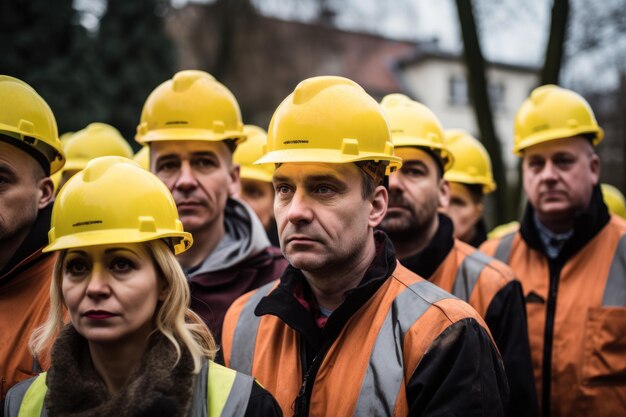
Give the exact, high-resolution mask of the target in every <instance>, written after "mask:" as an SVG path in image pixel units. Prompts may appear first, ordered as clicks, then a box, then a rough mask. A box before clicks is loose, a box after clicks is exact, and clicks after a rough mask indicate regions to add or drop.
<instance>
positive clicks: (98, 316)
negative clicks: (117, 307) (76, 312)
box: [83, 310, 116, 320]
mask: <svg viewBox="0 0 626 417" xmlns="http://www.w3.org/2000/svg"><path fill="white" fill-rule="evenodd" d="M115 315H116V314H113V313H110V312H108V311H104V310H89V311H87V312H86V313H85V314H83V316H84V317H87V318H89V319H92V320H104V319H109V318H111V317H113V316H115Z"/></svg>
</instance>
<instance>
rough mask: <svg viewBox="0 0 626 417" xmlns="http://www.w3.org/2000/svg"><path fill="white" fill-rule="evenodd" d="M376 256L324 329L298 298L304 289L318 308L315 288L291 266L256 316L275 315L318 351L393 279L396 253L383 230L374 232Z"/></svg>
mask: <svg viewBox="0 0 626 417" xmlns="http://www.w3.org/2000/svg"><path fill="white" fill-rule="evenodd" d="M374 239H375V242H376V255H375V257H374V260H373V261H372V263H371V264H370V266H369V268H368V269H367V271H366V272H365V274H364V275H363V278H362V279H361V282H360V283H359V285H358V286H357V287H356V288H353V289H351V290H348V291H346V293H345V295H344V302H343V303H342V304H341V305H340V306H339V307H338V308H337V309H336V310H335V311H334V312H333V314H331V316H330V317H329V318H328V320H327V322H326V325H325V326H324V328H322V329H320V328H319V327H318V326H317V324H316V322H315V319H316V312H315V311H311V309H310V308H309V309H307V308H306V307H305V306H304V305H303V304H302V303H301V302H300V301H298V298H297V297H296V296H295V295H294V293H295V292H296V291H298V290H299V289H301V290H302V291H301V292H300V293H299V296H301V297H304V298H305V299H308V300H310V301H311V302H309V303H308V304H310V305H315V304H316V303H315V302H314V300H313V295H312V291H311V287H310V286H309V284H308V282H307V281H306V279H305V278H304V275H303V274H302V271H301V270H299V269H296V268H294V267H292V266H291V265H290V266H288V267H287V269H286V270H285V272H284V273H283V275H282V276H281V278H280V284H279V285H278V287H277V288H276V289H275V290H274V291H272V292H271V293H270V294H269V295H267V296H266V297H264V298H262V299H261V301H260V302H259V304H258V305H257V307H256V309H255V311H254V313H255V314H256V315H257V316H262V315H266V314H271V315H274V316H277V317H278V318H280V319H281V320H282V321H283V322H285V323H286V324H287V325H288V326H290V327H291V328H293V329H294V330H296V331H297V332H299V333H301V334H302V335H303V336H304V337H305V338H306V339H307V342H308V343H309V344H310V345H311V346H313V347H315V348H316V349H318V348H319V347H320V345H321V343H322V341H323V340H325V339H327V338H329V337H333V336H334V335H336V334H338V333H339V331H340V330H341V329H342V328H343V326H344V324H345V322H346V321H347V320H348V319H349V318H350V317H351V316H352V315H353V314H354V313H355V312H356V311H357V310H358V309H359V308H360V307H361V306H363V305H364V304H365V303H366V302H367V301H368V300H369V299H370V298H371V297H372V295H373V294H374V293H375V292H376V291H377V290H378V288H380V286H381V285H382V284H383V283H384V282H385V281H386V280H387V278H389V276H390V275H391V274H392V273H393V271H394V270H395V268H396V266H397V261H396V257H395V251H394V249H393V245H392V244H391V241H390V240H389V238H388V237H387V235H385V234H384V233H383V232H382V231H379V230H377V231H375V232H374Z"/></svg>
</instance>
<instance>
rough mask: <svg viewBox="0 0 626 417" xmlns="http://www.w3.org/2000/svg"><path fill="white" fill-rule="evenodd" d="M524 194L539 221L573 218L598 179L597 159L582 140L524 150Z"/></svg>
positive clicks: (565, 141) (559, 142)
mask: <svg viewBox="0 0 626 417" xmlns="http://www.w3.org/2000/svg"><path fill="white" fill-rule="evenodd" d="M522 172H523V177H524V190H525V191H526V194H527V195H528V199H529V200H530V203H531V204H532V206H533V207H534V209H535V210H536V211H537V214H538V216H539V218H540V219H541V220H542V221H544V222H546V225H548V224H547V223H549V222H550V221H551V220H555V221H558V220H561V221H562V219H563V218H573V217H574V216H575V214H576V213H577V212H579V211H581V210H584V209H586V208H587V207H588V206H589V203H590V201H591V193H592V191H593V187H594V185H596V184H597V183H598V179H599V176H600V159H599V158H598V156H597V155H596V154H595V153H594V152H593V147H592V146H591V144H590V143H589V141H588V140H587V139H585V138H583V137H580V136H576V137H573V138H566V139H559V140H553V141H549V142H544V143H540V144H538V145H534V146H531V147H529V148H527V149H526V150H524V156H523V162H522Z"/></svg>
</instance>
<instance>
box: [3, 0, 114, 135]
mask: <svg viewBox="0 0 626 417" xmlns="http://www.w3.org/2000/svg"><path fill="white" fill-rule="evenodd" d="M77 17H78V16H77V14H76V11H75V10H74V8H73V7H72V0H55V1H48V0H2V2H0V44H1V45H3V46H4V48H5V50H4V51H3V54H2V59H0V73H2V74H6V75H11V76H14V77H17V78H20V79H22V80H24V81H26V82H27V83H29V84H30V85H31V86H33V88H35V90H37V92H38V93H39V94H40V95H41V96H42V97H43V98H44V99H45V100H46V101H47V102H48V104H49V105H50V107H51V108H52V111H53V112H54V114H55V116H56V119H57V124H58V125H59V132H65V131H74V130H77V129H80V128H82V127H84V126H85V125H86V124H87V123H89V122H90V121H92V120H95V119H98V118H100V117H104V115H105V107H104V104H103V103H102V101H100V100H99V99H98V93H97V91H94V85H95V86H96V88H97V79H98V77H99V74H98V73H99V71H98V68H97V66H95V65H94V54H93V41H92V39H90V37H89V36H88V34H87V31H86V30H85V29H84V28H83V27H82V26H80V25H79V24H78V22H77Z"/></svg>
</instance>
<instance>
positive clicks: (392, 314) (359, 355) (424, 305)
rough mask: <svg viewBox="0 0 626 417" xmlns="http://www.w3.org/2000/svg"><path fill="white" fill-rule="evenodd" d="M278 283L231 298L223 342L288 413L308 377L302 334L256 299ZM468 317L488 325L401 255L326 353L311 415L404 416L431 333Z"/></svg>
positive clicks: (232, 362) (231, 361)
mask: <svg viewBox="0 0 626 417" xmlns="http://www.w3.org/2000/svg"><path fill="white" fill-rule="evenodd" d="M276 285H277V283H272V284H268V285H266V286H264V287H261V288H260V289H259V290H257V291H256V292H252V293H248V294H246V295H245V296H243V297H241V298H239V299H238V300H237V301H236V302H235V303H234V304H233V306H232V307H231V308H230V310H229V311H228V313H227V314H226V319H225V325H224V333H223V337H222V342H223V350H224V358H225V361H226V364H227V366H229V367H232V368H233V369H237V370H239V371H241V372H244V373H249V374H251V375H254V376H255V378H257V379H258V380H259V382H260V383H261V384H262V385H263V386H264V387H265V388H266V389H267V390H268V391H270V392H271V393H272V394H274V396H275V397H276V399H277V401H278V403H279V404H280V406H281V408H282V410H283V413H284V415H286V416H287V415H292V413H293V410H292V404H293V403H294V401H295V399H296V397H297V395H298V391H299V390H300V388H301V385H302V381H303V374H302V364H301V359H300V358H301V355H300V342H299V335H298V333H296V331H294V330H293V329H292V328H291V327H289V326H287V325H286V324H285V323H284V322H283V321H282V320H280V319H279V318H278V317H276V316H274V315H263V316H262V317H257V316H255V315H254V309H255V307H256V305H257V304H258V303H259V301H260V300H261V299H262V298H263V297H264V296H265V295H267V294H268V293H269V292H270V291H271V290H272V289H273V288H274V287H275V286H276ZM465 318H473V319H475V320H476V321H477V322H478V323H480V325H481V326H482V327H483V328H485V329H486V325H485V324H484V322H483V320H482V319H481V318H480V317H479V316H478V315H477V313H476V312H475V311H474V310H473V309H472V308H471V307H470V306H469V305H467V304H466V303H463V302H461V301H459V300H457V299H456V298H454V297H452V296H451V295H450V294H449V293H446V292H445V291H443V290H442V289H440V288H439V287H437V286H435V285H433V284H431V283H430V282H428V281H425V280H424V279H422V278H420V277H419V276H417V275H415V274H413V273H412V272H411V271H409V270H408V269H406V268H405V267H403V266H402V265H400V264H399V263H397V265H396V269H395V270H394V272H393V273H392V274H391V276H390V277H389V278H388V279H387V280H386V281H385V283H383V284H382V286H381V287H380V288H379V289H378V291H376V293H374V295H373V296H372V298H371V299H370V300H369V301H368V302H367V303H366V304H365V305H363V306H362V307H361V308H360V309H359V310H358V311H357V312H356V313H355V314H354V315H353V316H352V317H351V318H350V319H349V321H348V323H347V324H346V326H345V327H344V328H343V330H342V331H341V333H340V335H339V336H338V337H337V339H336V340H335V341H334V342H333V344H332V346H331V347H330V349H329V350H328V352H327V354H326V356H325V357H324V358H323V359H322V363H321V365H320V368H319V371H318V372H317V374H316V377H315V380H314V381H313V389H312V394H311V398H310V403H309V404H310V406H309V415H310V416H320V417H321V416H367V415H372V410H380V413H379V414H381V415H388V416H406V415H407V414H408V403H407V397H406V389H405V385H406V381H408V380H409V379H410V378H411V376H412V374H413V372H414V370H415V369H416V368H417V365H418V364H419V363H420V361H421V359H422V357H423V356H424V354H425V352H427V351H428V349H429V347H430V346H431V344H432V343H433V341H435V339H437V337H438V336H440V335H441V333H442V332H443V331H444V330H445V329H447V328H448V327H449V326H450V325H452V324H454V323H456V322H458V321H459V320H462V319H465ZM487 332H488V331H487Z"/></svg>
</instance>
